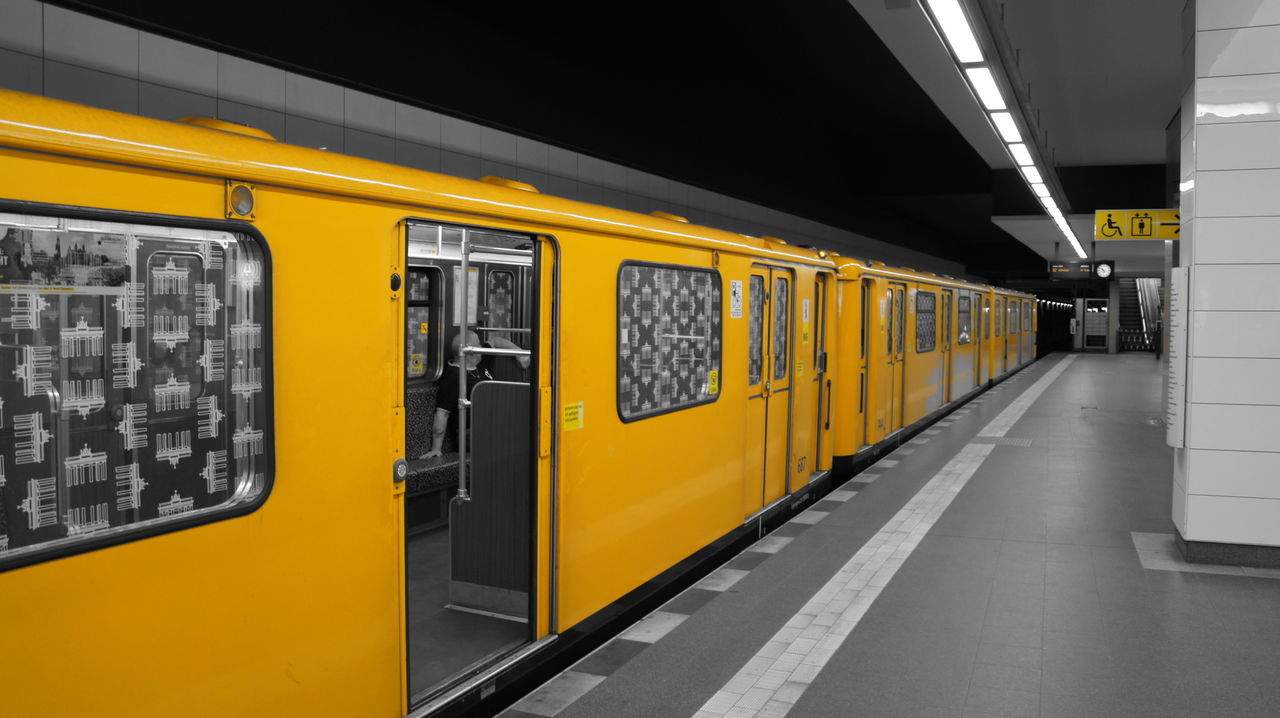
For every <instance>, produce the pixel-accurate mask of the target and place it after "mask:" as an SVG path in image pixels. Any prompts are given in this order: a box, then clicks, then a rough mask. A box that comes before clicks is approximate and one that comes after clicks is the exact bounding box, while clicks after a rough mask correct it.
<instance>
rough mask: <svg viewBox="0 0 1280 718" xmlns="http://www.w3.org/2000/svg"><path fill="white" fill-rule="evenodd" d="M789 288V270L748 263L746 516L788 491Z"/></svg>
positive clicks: (758, 510)
mask: <svg viewBox="0 0 1280 718" xmlns="http://www.w3.org/2000/svg"><path fill="white" fill-rule="evenodd" d="M793 292H794V275H793V273H792V272H791V270H789V269H784V268H781V267H773V266H766V265H755V266H753V267H752V268H751V275H750V278H749V282H748V287H747V295H748V296H747V300H748V302H749V303H750V318H749V328H748V332H749V336H748V343H747V351H748V359H747V385H748V389H747V397H748V398H747V421H746V426H747V443H746V445H747V460H746V474H745V476H746V479H745V481H746V484H745V487H746V489H745V493H744V496H743V508H744V516H746V517H747V518H750V517H752V516H753V515H755V514H757V513H759V512H760V511H762V510H763V509H765V508H766V507H768V506H769V505H770V504H772V503H773V502H775V501H777V500H779V499H781V498H782V497H783V496H786V495H787V493H788V491H789V486H788V480H787V477H788V467H789V466H790V463H791V461H790V446H791V391H792V361H791V344H792V312H793V309H792V307H793V302H792V298H793Z"/></svg>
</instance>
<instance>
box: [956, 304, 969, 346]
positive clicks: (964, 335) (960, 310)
mask: <svg viewBox="0 0 1280 718" xmlns="http://www.w3.org/2000/svg"><path fill="white" fill-rule="evenodd" d="M972 302H973V300H972V299H970V298H969V297H968V296H964V295H962V296H960V297H957V298H956V344H968V343H969V342H971V341H973V309H972V306H973V305H972Z"/></svg>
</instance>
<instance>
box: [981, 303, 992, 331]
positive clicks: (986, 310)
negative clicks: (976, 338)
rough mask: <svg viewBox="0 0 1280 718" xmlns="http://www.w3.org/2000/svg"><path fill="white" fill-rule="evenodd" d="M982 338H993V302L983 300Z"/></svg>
mask: <svg viewBox="0 0 1280 718" xmlns="http://www.w3.org/2000/svg"><path fill="white" fill-rule="evenodd" d="M982 338H983V339H990V338H991V300H990V299H988V298H986V297H983V298H982Z"/></svg>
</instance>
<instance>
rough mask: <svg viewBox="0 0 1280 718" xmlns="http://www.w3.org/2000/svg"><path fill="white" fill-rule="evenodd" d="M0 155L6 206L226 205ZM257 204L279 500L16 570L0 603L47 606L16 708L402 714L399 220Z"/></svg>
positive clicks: (13, 673)
mask: <svg viewBox="0 0 1280 718" xmlns="http://www.w3.org/2000/svg"><path fill="white" fill-rule="evenodd" d="M0 158H2V160H3V164H4V171H3V172H0V196H3V197H6V198H13V199H22V200H30V201H35V202H49V203H58V204H72V205H82V206H87V207H100V208H110V209H118V210H128V211H137V212H148V213H165V214H175V215H184V216H196V217H217V216H218V214H219V213H220V212H221V210H222V207H223V202H224V196H223V195H224V185H223V183H222V182H221V181H218V180H211V179H201V178H196V177H192V176H189V175H171V174H165V173H160V172H152V171H143V170H138V169H136V168H125V167H120V166H108V165H95V164H91V163H85V162H78V161H73V160H66V159H56V158H51V157H48V156H41V155H35V154H30V153H22V152H3V153H0ZM258 197H259V212H258V216H259V221H258V223H257V226H258V227H259V229H260V230H261V231H262V232H263V234H264V235H265V236H266V238H267V242H268V244H269V247H270V251H271V255H272V261H273V266H274V267H275V275H274V278H273V279H274V281H273V283H272V286H271V295H272V301H273V306H274V317H273V319H274V327H273V333H274V353H275V372H274V382H275V388H274V401H275V415H276V417H277V422H276V426H275V445H276V457H277V472H276V476H275V480H274V486H273V488H272V491H271V494H270V495H269V497H268V498H267V499H266V502H265V503H264V504H263V506H262V507H261V508H259V509H258V510H257V511H255V512H254V513H252V514H249V515H247V516H244V517H240V518H234V519H228V520H223V521H219V522H215V523H211V524H206V525H202V526H197V527H194V528H190V529H186V530H182V531H176V532H171V533H166V534H162V535H160V536H157V537H153V538H148V539H142V540H137V541H133V542H130V543H126V544H122V545H118V546H113V547H109V548H105V549H101V550H98V551H93V552H89V553H83V554H78V555H74V556H70V557H67V558H63V559H59V560H55V561H49V562H45V563H40V564H36V565H32V566H29V567H26V568H22V569H17V570H14V571H10V572H8V573H6V574H5V575H4V586H5V590H4V591H3V592H0V613H4V614H5V615H9V616H18V615H31V614H30V611H29V608H30V606H32V605H38V606H40V612H39V614H38V615H36V616H33V617H32V620H24V621H11V622H9V623H8V624H7V625H6V628H5V632H6V633H5V639H6V641H7V642H8V643H9V645H12V646H22V647H23V648H22V650H13V651H4V652H2V655H0V675H3V676H4V677H5V682H6V684H8V685H11V686H22V690H20V691H7V692H6V694H5V699H4V700H5V705H6V712H7V714H9V715H15V716H18V715H21V716H42V715H58V716H62V715H76V714H81V713H83V714H93V715H99V716H107V715H128V716H139V715H143V716H146V715H156V716H171V715H208V716H226V715H243V714H244V713H245V710H246V708H245V701H246V698H247V697H252V705H253V706H254V709H253V710H254V712H256V713H258V714H261V715H284V714H294V715H297V714H314V715H320V714H325V715H334V714H338V715H344V714H345V715H381V716H392V715H399V714H400V711H401V710H402V708H403V697H402V696H403V690H402V683H401V681H402V675H401V667H402V663H403V661H402V655H401V651H402V650H403V649H402V647H401V646H400V636H402V635H403V625H402V610H403V609H402V606H401V603H402V596H403V590H402V587H401V583H400V560H401V559H400V556H399V550H398V546H399V545H400V544H401V543H402V537H401V536H400V534H399V525H400V524H399V516H400V502H399V499H398V497H397V496H396V491H395V488H394V486H393V482H392V479H391V462H392V461H393V460H394V458H395V457H396V456H397V455H398V453H399V452H400V451H402V443H403V437H402V435H399V434H398V432H397V431H394V430H393V428H392V427H393V426H394V420H393V417H394V416H395V411H396V407H397V405H398V403H399V396H398V392H397V391H396V386H398V384H397V383H396V376H397V374H398V367H399V362H400V357H399V355H398V352H397V345H396V344H395V343H394V342H390V341H388V337H389V336H395V335H397V334H399V332H400V327H399V325H398V323H397V322H396V319H395V318H396V316H397V314H396V312H395V310H394V304H393V302H392V301H389V294H388V292H386V291H367V290H366V289H365V288H372V287H378V288H382V287H386V286H387V270H388V260H389V257H390V256H391V255H392V254H393V253H394V251H395V247H396V246H398V245H397V242H398V239H397V229H396V223H397V221H398V216H396V214H395V213H393V212H389V211H387V210H386V209H383V208H379V207H376V206H372V205H367V204H358V203H347V202H339V201H328V200H320V199H318V198H317V197H316V196H315V195H309V194H305V193H293V192H289V191H286V190H279V189H274V188H265V187H264V188H260V189H259V194H258ZM339 256H340V257H342V258H343V261H342V265H341V266H342V271H341V273H340V274H336V275H335V273H334V272H333V267H334V262H333V258H334V257H339ZM286 268H287V271H286ZM286 367H287V370H285V369H284V368H286ZM318 418H319V419H323V420H320V421H317V420H316V419H318ZM335 436H341V437H342V438H343V441H342V444H341V446H340V447H339V446H335V444H334V437H335ZM90 605H92V609H93V610H87V608H88V607H89V606H90ZM77 646H78V647H81V648H80V649H74V650H72V649H69V647H77ZM69 650H70V651H71V653H68V651H69ZM72 654H74V663H75V668H74V671H72V672H71V673H68V660H72V659H69V658H68V656H69V655H72ZM69 676H70V679H69ZM104 696H110V697H111V700H109V701H104V700H103V697H104ZM50 697H53V700H50Z"/></svg>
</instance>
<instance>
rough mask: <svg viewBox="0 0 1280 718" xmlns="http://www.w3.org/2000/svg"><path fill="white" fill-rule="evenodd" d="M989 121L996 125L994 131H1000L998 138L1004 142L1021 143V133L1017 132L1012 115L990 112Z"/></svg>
mask: <svg viewBox="0 0 1280 718" xmlns="http://www.w3.org/2000/svg"><path fill="white" fill-rule="evenodd" d="M991 121H992V122H994V123H996V129H997V130H1000V137H1001V138H1002V139H1004V141H1005V142H1021V141H1022V133H1021V132H1019V131H1018V123H1016V122H1014V121H1013V115H1011V114H1009V113H1008V112H992V113H991Z"/></svg>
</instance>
